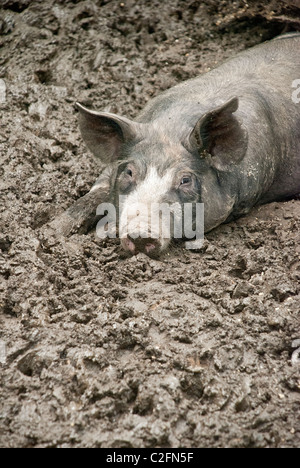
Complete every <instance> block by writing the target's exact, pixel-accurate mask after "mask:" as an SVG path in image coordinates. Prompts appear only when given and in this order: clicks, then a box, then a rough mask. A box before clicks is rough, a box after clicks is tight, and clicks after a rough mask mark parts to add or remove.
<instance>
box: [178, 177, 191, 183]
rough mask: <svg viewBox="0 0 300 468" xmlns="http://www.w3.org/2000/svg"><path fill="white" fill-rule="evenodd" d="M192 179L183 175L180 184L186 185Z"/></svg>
mask: <svg viewBox="0 0 300 468" xmlns="http://www.w3.org/2000/svg"><path fill="white" fill-rule="evenodd" d="M191 181H192V178H191V177H190V176H184V177H182V179H181V182H180V185H188V184H190V183H191Z"/></svg>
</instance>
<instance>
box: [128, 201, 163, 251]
mask: <svg viewBox="0 0 300 468" xmlns="http://www.w3.org/2000/svg"><path fill="white" fill-rule="evenodd" d="M151 221H152V222H151ZM119 229H120V238H121V244H122V247H123V248H124V249H125V250H126V251H127V252H129V253H131V254H132V255H135V254H137V253H145V254H146V255H149V256H153V257H154V256H158V255H159V254H160V253H161V252H162V250H164V249H165V247H166V246H167V245H168V239H166V238H164V235H163V234H164V232H163V230H162V225H161V219H160V218H157V219H156V222H155V223H154V222H153V220H152V218H151V215H150V208H149V206H147V205H143V204H141V203H134V204H132V205H127V206H125V209H124V210H123V211H122V214H121V219H120V226H119ZM165 234H166V233H165Z"/></svg>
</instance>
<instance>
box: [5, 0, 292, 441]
mask: <svg viewBox="0 0 300 468" xmlns="http://www.w3.org/2000/svg"><path fill="white" fill-rule="evenodd" d="M233 3H234V4H233V5H232V2H227V1H222V2H216V1H208V0H207V1H205V2H200V1H184V2H183V1H179V0H177V1H172V2H168V1H167V2H156V1H153V2H146V1H142V2H138V5H136V2H133V1H128V2H127V1H125V2H123V3H121V2H118V1H73V2H71V1H70V2H63V1H49V0H46V1H42V2H38V1H30V2H29V1H27V0H22V1H21V0H19V1H17V0H14V1H12V0H3V1H2V3H1V5H2V7H3V8H2V10H0V31H1V37H0V46H1V55H0V79H2V80H4V82H5V84H6V101H5V100H4V99H2V102H1V104H0V111H1V127H0V154H1V156H0V157H1V164H0V176H1V178H0V188H1V194H0V197H1V205H0V210H1V218H0V227H1V229H0V249H1V252H0V308H1V309H0V446H3V447H12V446H17V447H64V446H65V447H72V446H75V447H184V446H186V447H211V446H216V447H225V446H228V447H297V446H299V443H300V427H299V419H298V416H299V409H300V408H299V402H300V375H299V362H298V361H299V359H298V358H299V356H298V354H297V347H298V345H299V341H298V340H299V338H300V327H299V316H300V306H299V304H300V302H299V299H300V290H299V280H300V247H299V246H300V238H299V221H300V202H299V200H292V201H289V202H285V203H273V204H270V205H266V206H263V207H259V208H256V209H254V210H253V211H252V212H251V213H250V214H249V215H248V216H246V217H244V218H242V219H240V220H238V221H237V222H234V223H231V224H228V225H224V226H221V227H220V228H219V229H217V230H215V231H214V232H212V233H210V234H209V235H208V236H207V239H206V241H205V245H204V247H203V248H202V250H201V251H200V252H192V251H189V252H188V251H185V250H184V248H183V246H181V245H180V244H178V245H176V246H175V245H174V246H173V247H172V249H171V250H170V251H169V252H168V253H167V254H166V255H165V256H164V257H163V258H162V259H160V260H152V259H149V258H148V257H146V256H144V255H138V256H137V257H133V258H126V257H124V256H123V255H122V252H121V249H120V247H119V245H118V242H115V241H107V242H103V241H101V242H100V241H99V240H98V239H96V238H95V234H94V233H93V232H90V233H89V234H88V235H79V234H76V235H73V236H72V237H71V238H68V239H66V240H65V241H64V242H61V241H55V240H54V239H53V240H51V239H45V238H43V237H42V235H41V231H40V228H41V227H42V226H43V225H44V224H45V223H46V222H47V221H49V220H50V219H51V218H52V217H53V216H55V215H56V214H57V213H59V212H60V211H63V210H64V209H66V208H67V207H68V206H69V205H71V204H72V203H73V202H74V200H76V199H78V198H79V197H80V196H82V195H83V194H85V193H86V192H87V191H88V190H89V188H90V187H91V185H92V183H93V182H94V180H95V179H96V177H97V173H98V170H99V167H98V166H97V162H95V161H94V159H93V158H92V156H91V155H90V154H88V153H87V151H86V149H85V147H84V145H83V143H82V141H81V138H80V135H79V132H78V128H77V118H76V114H75V110H74V103H75V101H76V100H79V101H81V102H84V103H85V104H89V105H92V106H93V107H95V108H97V109H104V110H108V111H112V112H118V113H121V114H123V115H127V116H130V117H134V116H135V115H136V114H137V113H138V111H139V110H140V109H141V108H142V107H143V106H144V104H145V103H146V102H147V100H148V99H150V98H151V97H152V96H154V95H156V94H158V93H159V92H160V91H161V90H163V89H166V88H167V87H169V86H172V85H174V84H176V83H177V82H179V81H182V80H183V79H187V78H190V77H193V76H196V75H198V74H199V73H202V72H205V71H207V70H208V69H209V68H211V67H213V66H215V64H216V63H218V62H220V61H222V60H223V59H225V58H227V57H230V56H233V55H234V54H235V53H236V52H238V51H240V50H243V49H244V48H247V47H250V46H252V45H255V44H257V43H259V42H261V41H262V40H265V39H269V38H271V37H273V36H275V35H276V34H278V33H280V32H282V31H283V30H289V29H290V28H294V29H295V28H297V21H298V18H299V16H298V10H297V4H296V3H297V2H277V10H276V9H275V7H274V9H273V10H272V11H271V12H270V10H269V7H266V6H264V5H262V3H261V2H248V3H247V7H246V3H245V2H233ZM273 3H274V5H275V4H276V2H273ZM279 4H280V6H279ZM272 12H273V13H272ZM283 16H285V19H284V18H282V17H283ZM2 89H3V88H2ZM2 97H3V96H2ZM292 364H293V365H292Z"/></svg>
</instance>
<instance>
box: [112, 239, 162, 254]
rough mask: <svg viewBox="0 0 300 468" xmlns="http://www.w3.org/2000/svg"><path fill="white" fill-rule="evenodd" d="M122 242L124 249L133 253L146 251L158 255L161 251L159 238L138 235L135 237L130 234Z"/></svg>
mask: <svg viewBox="0 0 300 468" xmlns="http://www.w3.org/2000/svg"><path fill="white" fill-rule="evenodd" d="M121 244H122V247H123V249H124V250H126V251H127V252H130V253H131V254H132V255H135V254H137V253H145V254H146V255H149V256H157V255H159V253H160V251H161V246H160V242H159V240H158V239H152V238H151V237H149V238H148V237H146V238H143V237H137V238H135V239H134V238H132V237H131V236H130V235H128V236H127V237H126V238H125V239H122V241H121Z"/></svg>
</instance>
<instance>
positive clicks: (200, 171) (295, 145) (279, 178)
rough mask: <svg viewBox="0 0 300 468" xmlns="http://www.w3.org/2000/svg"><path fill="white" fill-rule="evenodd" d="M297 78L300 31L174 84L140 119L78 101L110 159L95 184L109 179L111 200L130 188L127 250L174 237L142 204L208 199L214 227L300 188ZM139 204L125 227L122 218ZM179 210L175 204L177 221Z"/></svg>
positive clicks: (152, 247) (207, 215)
mask: <svg viewBox="0 0 300 468" xmlns="http://www.w3.org/2000/svg"><path fill="white" fill-rule="evenodd" d="M299 79H300V34H299V33H294V34H288V35H285V36H279V37H278V38H275V39H273V40H271V41H268V42H265V43H263V44H260V45H258V46H255V47H253V48H251V49H248V50H246V51H243V52H241V53H239V54H238V55H237V56H236V57H235V58H233V59H230V60H228V61H226V62H225V63H223V64H222V65H220V66H219V67H217V68H215V69H213V70H211V71H209V72H208V73H205V74H203V75H201V76H200V77H197V78H193V79H190V80H188V81H185V82H183V83H180V84H178V85H176V86H174V87H172V88H170V89H169V90H167V91H165V92H163V93H162V94H160V95H158V96H157V97H155V98H154V99H152V100H150V101H149V102H148V104H147V105H146V107H145V108H144V110H142V112H141V113H140V114H139V115H138V117H137V118H136V119H135V120H131V119H129V118H126V117H123V116H119V115H115V114H112V113H108V112H96V111H93V110H89V109H87V108H86V107H84V106H82V105H81V104H79V103H77V108H78V110H79V123H80V130H81V134H82V137H83V139H84V141H85V143H86V145H87V147H88V148H89V149H90V150H91V151H92V153H93V154H94V155H95V156H96V157H98V158H100V160H101V162H102V163H104V164H105V165H106V170H105V171H104V173H103V174H102V175H101V176H100V178H99V179H98V180H97V181H96V183H95V185H94V186H93V187H92V189H91V191H93V190H96V189H97V188H98V187H99V186H101V185H103V184H105V183H107V191H108V192H109V193H110V197H111V200H112V201H114V203H116V204H118V201H117V200H118V197H119V195H124V196H126V197H125V201H124V203H123V204H122V207H121V208H120V211H121V213H120V225H119V231H120V238H121V244H122V246H123V248H124V249H125V250H126V251H127V252H128V253H130V254H137V253H138V252H143V253H145V254H147V255H150V256H152V255H153V256H156V255H160V253H161V252H163V251H164V250H166V249H167V247H168V245H169V244H170V241H171V239H170V236H169V237H168V236H164V235H163V233H162V230H161V229H158V232H157V233H156V234H157V235H155V236H154V235H152V234H151V231H150V227H149V226H150V223H149V212H148V213H147V214H145V215H143V213H141V212H140V211H139V210H138V205H139V203H142V204H143V205H144V206H148V207H150V206H151V205H153V204H161V203H166V204H170V205H171V204H172V206H179V207H182V206H183V205H184V204H186V203H192V204H197V203H202V204H203V206H204V231H205V232H208V231H211V230H212V229H214V228H216V227H217V226H218V225H220V224H221V223H224V222H229V221H231V220H234V219H236V218H238V217H240V216H241V215H244V214H246V213H248V212H249V210H250V209H251V208H252V207H253V206H254V205H257V204H263V203H268V202H272V201H275V200H283V199H287V198H289V197H293V196H295V195H297V194H299V193H300V103H299V102H297V100H296V99H293V93H294V94H295V89H294V88H293V83H297V82H299ZM297 80H298V81H297ZM298 101H299V100H298ZM135 206H136V207H137V210H136V211H135V212H134V210H133V214H132V210H131V218H130V220H131V221H132V223H131V225H132V228H130V227H129V228H128V226H129V225H130V223H129V224H127V225H126V226H125V225H123V224H122V219H123V218H124V217H125V218H126V216H124V214H126V213H129V210H130V209H131V208H132V207H135ZM182 213H183V211H182V210H176V209H175V210H173V212H172V219H173V221H174V219H175V220H176V217H182ZM138 217H139V226H142V234H141V232H140V235H138V236H137V235H136V233H135V232H134V231H135V227H134V226H135V225H136V223H135V222H134V221H137V218H138ZM177 221H178V220H177ZM179 221H180V219H179Z"/></svg>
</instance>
